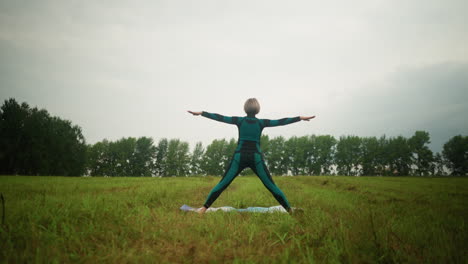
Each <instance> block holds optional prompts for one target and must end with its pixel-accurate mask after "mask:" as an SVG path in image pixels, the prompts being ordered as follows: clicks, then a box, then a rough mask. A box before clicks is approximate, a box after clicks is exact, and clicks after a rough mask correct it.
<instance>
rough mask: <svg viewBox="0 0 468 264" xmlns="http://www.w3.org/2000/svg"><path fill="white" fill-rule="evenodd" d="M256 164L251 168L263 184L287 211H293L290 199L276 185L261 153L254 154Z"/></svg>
mask: <svg viewBox="0 0 468 264" xmlns="http://www.w3.org/2000/svg"><path fill="white" fill-rule="evenodd" d="M254 157H255V159H254V162H255V165H254V166H252V167H251V169H252V170H253V171H254V172H255V174H257V176H258V177H259V178H260V180H261V181H262V182H263V185H265V187H266V188H267V189H268V190H269V191H270V192H271V194H273V196H274V197H275V199H276V200H277V201H278V202H279V203H280V204H281V205H282V206H283V207H284V209H286V211H288V212H290V211H291V205H290V204H289V201H288V199H287V198H286V196H285V195H284V193H283V192H282V191H281V189H280V188H278V186H276V184H275V182H274V181H273V178H271V175H270V172H269V171H268V168H267V166H266V165H265V161H264V160H263V158H262V155H261V154H259V153H255V155H254Z"/></svg>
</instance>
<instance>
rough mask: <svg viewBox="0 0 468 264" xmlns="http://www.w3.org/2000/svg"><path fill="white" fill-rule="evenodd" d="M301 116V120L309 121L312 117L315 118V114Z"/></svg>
mask: <svg viewBox="0 0 468 264" xmlns="http://www.w3.org/2000/svg"><path fill="white" fill-rule="evenodd" d="M300 118H301V120H304V121H309V120H310V119H312V118H315V116H301V117H300Z"/></svg>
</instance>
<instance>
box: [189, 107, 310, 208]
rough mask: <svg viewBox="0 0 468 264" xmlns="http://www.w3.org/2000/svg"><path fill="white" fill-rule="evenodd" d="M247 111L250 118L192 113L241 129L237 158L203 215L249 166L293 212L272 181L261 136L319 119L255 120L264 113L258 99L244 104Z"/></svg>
mask: <svg viewBox="0 0 468 264" xmlns="http://www.w3.org/2000/svg"><path fill="white" fill-rule="evenodd" d="M244 111H245V113H246V114H247V116H244V117H238V116H232V117H229V116H223V115H220V114H214V113H208V112H205V111H202V112H193V111H188V112H189V113H191V114H193V115H196V116H198V115H202V116H204V117H207V118H210V119H213V120H216V121H220V122H224V123H228V124H233V125H236V126H237V128H238V130H239V139H238V142H237V148H236V150H235V153H234V156H233V157H232V159H231V162H230V164H229V166H228V168H227V169H226V172H225V173H224V176H223V177H222V179H221V181H220V182H219V183H218V184H217V185H216V186H215V187H214V188H213V189H212V190H211V192H210V193H209V194H208V197H207V198H206V201H205V204H204V205H203V207H202V208H201V209H200V210H199V211H198V212H199V213H200V214H203V213H205V211H206V210H207V209H208V208H209V207H210V206H211V204H212V203H213V202H214V201H215V200H216V199H217V198H218V196H219V195H220V194H221V193H222V192H223V191H224V190H225V189H226V188H227V187H228V186H229V184H231V182H232V181H233V180H234V178H235V177H236V176H237V175H239V173H240V172H241V171H242V170H243V169H245V168H246V167H250V168H251V169H252V170H253V171H254V172H255V174H257V176H258V177H259V178H260V180H261V181H262V182H263V184H264V185H265V187H266V188H267V189H268V190H269V191H270V192H271V193H272V194H273V196H274V197H275V199H276V200H277V201H278V202H279V203H280V204H281V205H282V206H283V207H284V209H286V211H288V213H291V206H290V204H289V202H288V200H287V199H286V196H285V195H284V194H283V192H282V191H281V190H280V189H279V188H278V186H276V184H275V183H274V182H273V179H272V178H271V175H270V172H269V171H268V169H267V167H266V165H265V161H264V159H263V153H262V151H261V150H260V136H261V133H262V130H263V129H264V128H265V127H274V126H283V125H288V124H292V123H294V122H298V121H300V120H304V121H309V120H310V119H312V118H314V117H315V116H296V117H290V118H282V119H278V120H269V119H258V118H256V117H255V115H256V114H258V112H260V104H259V103H258V101H257V99H255V98H250V99H248V100H247V101H246V102H245V104H244Z"/></svg>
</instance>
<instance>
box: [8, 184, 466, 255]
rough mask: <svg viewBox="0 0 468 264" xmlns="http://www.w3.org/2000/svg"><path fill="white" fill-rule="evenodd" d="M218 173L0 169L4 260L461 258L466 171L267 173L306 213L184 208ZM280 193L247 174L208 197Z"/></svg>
mask: <svg viewBox="0 0 468 264" xmlns="http://www.w3.org/2000/svg"><path fill="white" fill-rule="evenodd" d="M219 180H220V177H189V178H175V177H169V178H84V177H81V178H66V177H14V176H3V177H0V192H1V193H2V194H3V196H4V197H5V223H4V224H3V225H2V226H1V227H0V238H1V239H0V262H1V263H26V262H27V263H68V262H79V263H222V262H229V263H272V262H273V263H468V246H467V245H468V228H467V223H466V220H467V219H468V178H447V177H446V178H417V177H342V176H335V177H333V176H329V177H325V176H309V177H306V176H298V177H275V178H274V180H275V182H276V183H277V185H278V186H279V187H280V188H281V189H282V190H283V192H284V193H285V194H286V196H287V197H288V199H289V201H290V202H291V204H292V206H293V207H300V208H303V209H304V213H302V214H297V215H289V214H285V213H278V212H276V213H239V212H210V213H206V214H205V215H198V214H196V213H193V212H183V211H180V210H179V207H180V206H181V205H183V204H188V205H190V206H193V207H201V206H202V204H203V202H204V201H205V198H206V195H207V194H208V192H209V191H210V190H211V188H212V187H214V185H215V184H216V183H217V182H218V181H219ZM274 205H278V202H277V201H276V200H275V199H274V198H273V196H272V195H271V194H270V193H269V192H268V191H267V190H266V189H265V188H264V187H263V185H262V184H261V182H260V180H259V179H258V178H257V177H256V176H247V177H246V176H243V177H238V178H236V179H235V180H234V181H233V183H232V184H231V185H230V186H229V187H228V189H226V191H225V192H224V193H222V194H221V196H220V197H219V198H218V200H216V202H215V203H214V204H213V205H212V206H213V207H219V206H233V207H236V208H245V207H249V206H274Z"/></svg>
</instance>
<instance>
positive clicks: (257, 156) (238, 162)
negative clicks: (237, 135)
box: [204, 151, 291, 212]
mask: <svg viewBox="0 0 468 264" xmlns="http://www.w3.org/2000/svg"><path fill="white" fill-rule="evenodd" d="M246 167H249V168H251V169H252V170H253V171H254V172H255V174H257V176H258V177H259V178H260V180H261V181H262V183H263V185H265V187H266V188H267V189H268V190H269V191H270V192H271V193H272V194H273V196H274V197H275V199H276V200H277V201H278V202H279V203H280V204H281V205H282V206H283V207H284V209H286V211H288V212H290V210H291V206H290V205H289V202H288V199H286V196H285V195H284V193H283V192H282V191H281V190H280V188H278V186H276V184H275V183H274V182H273V179H272V178H271V175H270V172H269V171H268V168H267V167H266V165H265V161H264V160H263V156H262V154H261V153H259V152H240V151H237V152H236V153H234V156H233V157H232V159H231V162H230V164H229V166H228V168H227V169H226V172H225V173H224V176H223V178H222V179H221V181H220V182H219V183H218V184H217V185H216V186H215V187H214V188H213V189H212V190H211V192H210V193H209V194H208V198H206V201H205V204H204V206H205V207H206V208H209V207H210V206H211V204H213V202H214V201H215V200H216V199H217V198H218V197H219V195H221V193H222V192H223V191H224V190H225V189H226V188H227V187H228V186H229V184H231V182H232V181H233V180H234V178H235V177H236V176H237V175H239V173H240V172H241V171H242V170H243V169H245V168H246Z"/></svg>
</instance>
